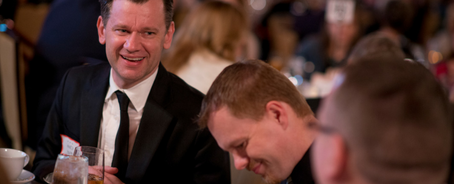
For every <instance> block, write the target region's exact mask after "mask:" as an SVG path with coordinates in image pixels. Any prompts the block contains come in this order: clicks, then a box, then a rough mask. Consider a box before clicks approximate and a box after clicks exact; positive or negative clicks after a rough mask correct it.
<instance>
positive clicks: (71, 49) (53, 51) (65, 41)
mask: <svg viewBox="0 0 454 184" xmlns="http://www.w3.org/2000/svg"><path fill="white" fill-rule="evenodd" d="M100 9H101V8H100V5H99V2H98V1H96V0H77V1H75V0H54V1H53V3H52V4H51V7H50V10H49V13H48V15H47V17H46V20H45V22H44V24H43V27H42V30H41V34H40V36H39V38H38V42H37V44H36V46H35V55H34V57H33V59H32V60H31V61H30V62H29V73H28V75H27V76H26V78H25V88H26V99H27V100H26V101H27V117H28V119H27V120H28V140H27V145H28V146H30V147H31V148H33V149H35V150H36V148H37V145H38V141H39V139H40V138H41V134H42V132H43V129H44V125H45V122H46V119H47V115H48V113H49V111H50V108H51V106H52V102H53V101H54V99H55V95H56V94H57V88H58V85H59V84H60V81H61V79H62V77H63V75H64V73H65V72H66V71H67V70H68V69H69V68H71V67H75V66H80V65H84V64H96V63H103V62H104V63H107V58H106V49H105V47H104V45H101V44H99V42H98V33H97V30H96V25H95V22H96V21H97V19H98V16H99V15H100V12H101V11H100Z"/></svg>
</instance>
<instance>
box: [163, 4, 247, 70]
mask: <svg viewBox="0 0 454 184" xmlns="http://www.w3.org/2000/svg"><path fill="white" fill-rule="evenodd" d="M247 30H248V27H247V20H246V17H245V15H244V13H243V12H241V11H240V10H239V9H238V8H237V7H235V6H234V5H231V4H229V3H225V2H221V1H206V2H203V3H201V4H200V5H198V6H197V7H196V8H194V9H193V10H192V11H191V12H190V14H189V15H188V16H187V17H186V18H185V19H184V22H183V23H182V25H181V26H180V27H179V28H178V30H177V32H176V35H175V40H174V42H173V43H172V44H173V45H172V48H171V49H170V50H169V52H168V57H167V58H166V59H165V60H166V61H165V63H164V64H165V66H166V68H167V69H169V71H173V72H174V71H175V70H177V69H178V68H179V67H181V66H182V65H183V64H184V63H185V62H186V61H187V59H188V58H189V56H190V54H191V53H192V52H193V51H195V50H198V49H205V50H209V51H211V52H213V53H215V54H216V55H217V56H219V57H221V58H224V59H227V60H231V61H232V62H233V61H234V59H235V50H236V49H237V47H238V45H239V43H240V41H241V39H242V38H243V36H244V34H245V33H246V31H247Z"/></svg>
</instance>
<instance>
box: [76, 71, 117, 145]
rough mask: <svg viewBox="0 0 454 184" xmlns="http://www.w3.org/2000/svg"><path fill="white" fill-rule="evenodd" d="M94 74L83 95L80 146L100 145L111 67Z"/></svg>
mask: <svg viewBox="0 0 454 184" xmlns="http://www.w3.org/2000/svg"><path fill="white" fill-rule="evenodd" d="M107 66H108V65H106V67H104V68H102V69H101V70H100V71H97V72H95V73H92V74H91V75H90V79H89V81H88V82H87V84H86V85H85V86H84V87H85V89H84V90H83V93H82V94H81V95H82V97H81V102H80V104H81V106H80V108H81V109H80V120H81V122H80V145H82V146H93V147H97V145H98V136H99V128H100V124H101V123H100V122H101V118H102V109H103V105H104V99H105V97H106V93H107V89H108V86H109V73H110V67H107Z"/></svg>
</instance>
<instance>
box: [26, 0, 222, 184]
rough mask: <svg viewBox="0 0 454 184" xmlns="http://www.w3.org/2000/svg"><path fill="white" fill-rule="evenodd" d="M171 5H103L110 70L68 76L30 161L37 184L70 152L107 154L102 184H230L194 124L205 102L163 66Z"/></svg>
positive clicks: (214, 149) (118, 0)
mask: <svg viewBox="0 0 454 184" xmlns="http://www.w3.org/2000/svg"><path fill="white" fill-rule="evenodd" d="M172 4H173V2H172V0H101V16H100V17H99V18H98V22H97V27H98V35H99V42H100V43H101V44H105V45H106V55H107V59H108V60H109V64H110V65H109V64H100V65H94V66H82V67H78V68H73V69H70V70H69V71H68V72H67V73H66V74H65V76H64V77H63V80H62V82H61V84H60V88H59V90H58V92H57V96H56V98H55V101H54V104H53V107H52V109H51V111H50V113H49V117H48V120H47V123H46V127H45V130H44V132H43V136H42V139H41V141H40V143H39V145H38V149H37V155H36V158H35V162H34V173H35V174H36V175H37V176H38V179H39V180H40V179H42V177H43V176H45V175H46V174H48V173H50V172H52V170H53V166H54V164H55V159H56V157H57V155H58V154H59V153H62V154H72V152H73V150H74V146H78V145H82V146H94V147H99V148H102V149H104V150H105V153H106V156H105V161H106V163H105V164H106V166H107V167H106V173H105V183H121V182H125V183H149V182H153V183H226V184H227V183H230V175H229V161H228V154H227V153H225V152H223V151H222V150H221V149H220V148H219V147H218V146H217V145H216V143H215V141H214V139H213V137H212V136H211V134H210V133H209V132H208V131H207V130H200V129H198V127H197V125H196V124H194V123H193V120H194V119H195V118H196V115H197V113H198V112H199V110H200V104H201V101H202V99H203V95H202V94H201V93H200V92H198V91H197V90H195V89H194V88H192V87H190V86H189V85H187V84H186V83H185V82H184V81H182V80H181V79H180V78H178V77H176V76H175V75H173V74H171V73H168V72H167V71H166V70H165V68H164V67H162V65H161V64H160V59H161V52H162V51H163V49H168V48H169V47H170V45H171V42H172V37H173V33H174V31H175V27H174V23H173V22H172ZM110 166H112V167H110Z"/></svg>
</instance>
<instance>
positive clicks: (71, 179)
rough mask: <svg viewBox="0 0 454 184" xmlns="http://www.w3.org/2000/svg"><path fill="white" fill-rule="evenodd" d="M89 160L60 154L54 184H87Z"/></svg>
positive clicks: (54, 174) (53, 179) (56, 164)
mask: <svg viewBox="0 0 454 184" xmlns="http://www.w3.org/2000/svg"><path fill="white" fill-rule="evenodd" d="M87 179H88V158H87V157H84V156H82V157H79V156H72V155H70V156H68V155H62V154H59V155H58V157H57V162H56V163H55V169H54V173H53V177H52V183H53V184H87Z"/></svg>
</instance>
